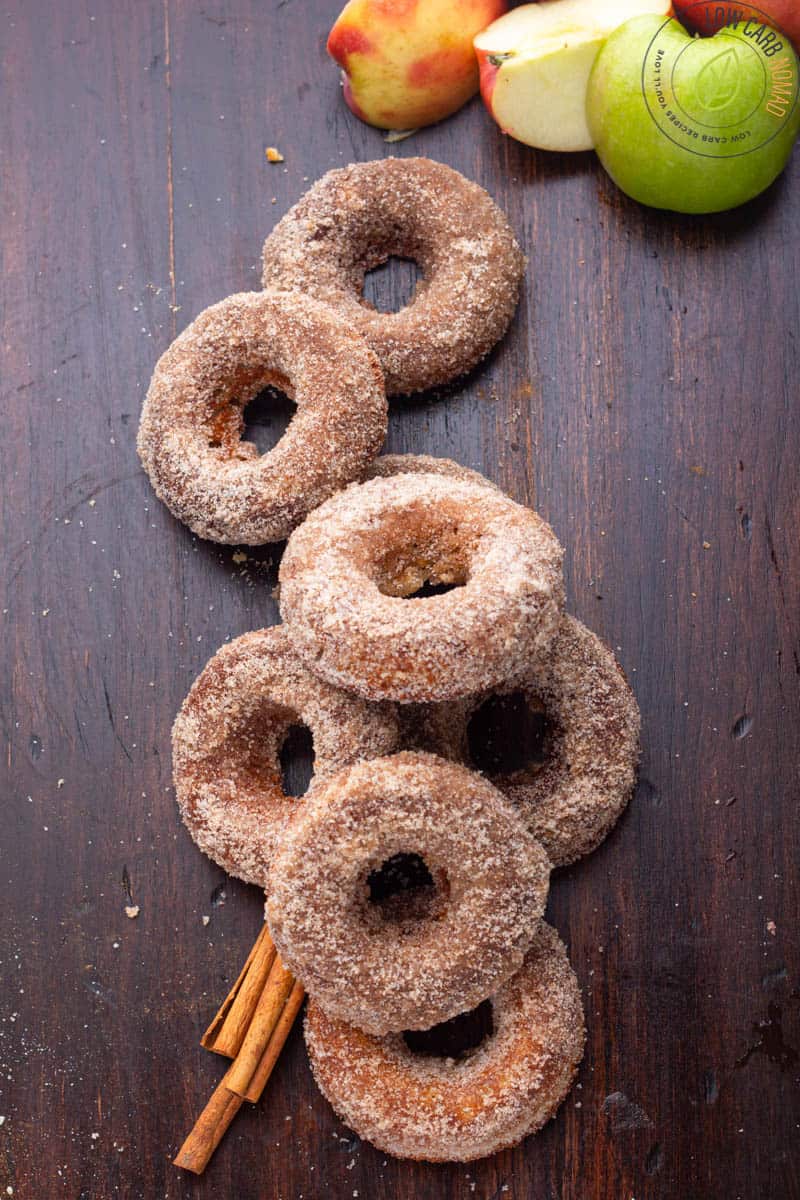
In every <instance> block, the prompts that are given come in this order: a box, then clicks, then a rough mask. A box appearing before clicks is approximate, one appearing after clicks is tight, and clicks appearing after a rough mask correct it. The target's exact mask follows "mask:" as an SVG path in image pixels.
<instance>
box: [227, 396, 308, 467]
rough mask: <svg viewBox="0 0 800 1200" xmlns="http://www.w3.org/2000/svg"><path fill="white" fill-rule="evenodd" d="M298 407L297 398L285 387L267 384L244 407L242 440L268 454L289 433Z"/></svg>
mask: <svg viewBox="0 0 800 1200" xmlns="http://www.w3.org/2000/svg"><path fill="white" fill-rule="evenodd" d="M295 411H296V409H295V405H294V401H293V400H292V399H291V398H290V397H289V396H288V395H287V394H286V392H285V391H283V389H282V388H279V387H275V386H270V387H266V388H264V389H263V391H261V392H259V393H258V395H257V396H254V397H253V399H252V400H251V401H250V402H249V403H248V404H247V406H246V408H245V409H244V412H243V414H242V418H243V426H242V435H241V436H242V441H243V442H249V443H250V444H251V445H253V446H255V448H256V450H257V451H258V453H259V454H268V453H269V451H270V450H274V449H275V447H276V446H277V444H278V442H279V441H280V440H281V438H282V437H283V435H284V434H285V433H286V430H287V429H288V428H289V425H290V424H291V421H292V418H293V417H294V414H295Z"/></svg>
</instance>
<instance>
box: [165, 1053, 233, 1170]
mask: <svg viewBox="0 0 800 1200" xmlns="http://www.w3.org/2000/svg"><path fill="white" fill-rule="evenodd" d="M227 1079H228V1072H226V1073H225V1075H224V1076H223V1077H222V1082H221V1083H219V1084H218V1085H217V1087H216V1088H215V1089H214V1091H213V1092H212V1094H211V1099H210V1100H209V1101H208V1104H207V1105H206V1106H205V1108H204V1109H203V1111H202V1112H201V1114H200V1116H199V1117H198V1118H197V1121H196V1122H195V1124H194V1128H193V1129H192V1131H191V1133H190V1134H189V1136H188V1137H187V1139H186V1141H185V1142H184V1143H183V1145H182V1146H181V1148H180V1150H179V1151H178V1154H177V1156H176V1158H175V1166H176V1167H182V1168H183V1170H184V1171H193V1172H194V1174H195V1175H202V1174H203V1171H205V1169H206V1167H207V1166H208V1164H209V1161H210V1159H211V1155H212V1154H213V1153H214V1151H215V1150H216V1148H217V1146H218V1145H219V1144H220V1142H221V1141H222V1138H223V1136H224V1134H225V1131H226V1130H227V1128H228V1126H229V1125H230V1123H231V1121H232V1120H233V1118H234V1117H235V1116H236V1114H237V1112H238V1111H239V1109H240V1108H241V1107H242V1103H243V1101H242V1097H241V1096H237V1095H236V1094H235V1092H232V1091H230V1090H229V1088H228V1087H227V1086H226V1084H227Z"/></svg>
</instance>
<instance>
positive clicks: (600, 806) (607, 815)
mask: <svg viewBox="0 0 800 1200" xmlns="http://www.w3.org/2000/svg"><path fill="white" fill-rule="evenodd" d="M516 691H521V692H523V693H524V694H525V696H526V697H527V699H528V703H529V704H530V705H531V706H532V707H534V708H536V707H540V706H543V707H544V710H545V712H546V714H547V718H548V722H549V733H548V737H547V739H546V745H545V761H544V762H543V763H542V764H534V765H533V766H532V767H531V768H523V769H522V770H519V771H515V772H513V773H511V774H507V775H493V776H491V780H492V783H493V784H494V785H495V787H497V788H499V789H500V791H501V792H503V794H504V795H505V796H507V797H508V799H509V800H511V801H512V803H513V804H514V806H515V808H516V809H517V811H518V812H519V814H520V816H521V817H522V818H523V820H524V821H525V823H526V825H527V826H528V828H529V829H530V831H531V833H533V835H534V836H535V837H536V838H538V840H539V841H540V842H541V843H542V845H543V846H544V848H545V850H546V851H547V853H548V855H549V856H550V861H551V862H552V863H553V866H554V867H563V866H567V865H568V864H569V863H572V862H575V861H576V859H579V858H583V857H584V856H585V855H587V854H590V853H591V852H592V850H595V849H596V848H597V846H599V845H600V843H601V842H602V841H603V839H604V838H605V837H606V836H607V835H608V833H609V832H610V831H611V829H612V828H613V827H614V825H615V824H616V822H617V821H618V820H619V818H620V816H621V815H622V813H623V812H624V810H625V806H626V805H627V803H628V800H629V799H630V796H631V792H632V791H633V787H634V784H635V782H636V769H637V766H638V762H639V733H640V727H641V718H640V715H639V706H638V705H637V703H636V698H635V696H634V695H633V692H632V691H631V689H630V686H629V684H628V681H627V679H626V678H625V675H624V673H623V671H622V668H621V667H620V665H619V663H618V662H617V661H616V659H615V658H614V655H613V653H612V652H611V650H610V649H609V648H608V646H606V645H605V644H604V643H603V642H602V641H601V640H600V638H598V637H597V636H596V635H595V634H594V633H592V632H591V631H590V630H589V629H587V628H586V626H585V625H582V624H581V622H580V621H577V620H576V619H575V618H574V617H571V616H568V615H567V614H564V615H563V616H562V618H561V624H560V627H559V630H558V633H557V635H556V637H555V639H554V641H553V644H552V647H551V649H550V651H549V653H548V654H547V655H546V657H545V658H544V659H540V660H539V661H538V662H536V663H529V664H528V665H527V668H526V670H524V671H523V672H522V674H521V675H520V676H519V677H518V678H517V679H516V680H511V681H509V682H508V683H507V684H506V685H505V686H504V687H503V688H498V689H494V692H493V694H503V692H505V693H509V692H516ZM489 694H492V693H486V692H484V693H483V694H481V695H479V696H474V697H471V698H470V699H467V700H463V701H460V702H459V703H457V704H442V705H439V704H431V705H419V706H413V711H412V712H411V713H410V714H408V715H407V716H405V717H404V718H403V717H402V715H401V719H402V720H403V725H404V732H403V741H404V744H405V745H411V746H418V747H420V748H422V749H426V750H433V751H435V752H436V753H438V754H442V755H444V756H445V757H446V758H449V759H452V760H454V761H456V762H464V763H468V764H470V765H471V760H470V753H469V746H468V744H467V726H468V724H469V721H470V718H471V717H472V715H473V713H474V712H475V711H476V710H477V709H478V708H479V707H480V706H481V704H483V703H484V702H485V701H486V700H487V699H488V698H489Z"/></svg>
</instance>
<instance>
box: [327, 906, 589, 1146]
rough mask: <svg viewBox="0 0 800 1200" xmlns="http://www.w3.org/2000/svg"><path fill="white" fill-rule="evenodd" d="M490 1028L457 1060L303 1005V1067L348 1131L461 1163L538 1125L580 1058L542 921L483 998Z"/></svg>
mask: <svg viewBox="0 0 800 1200" xmlns="http://www.w3.org/2000/svg"><path fill="white" fill-rule="evenodd" d="M491 1002H492V1016H493V1022H494V1032H493V1034H492V1035H491V1036H490V1037H489V1038H487V1039H486V1041H485V1042H484V1043H483V1044H482V1045H481V1046H480V1047H479V1048H478V1049H477V1050H476V1051H474V1052H473V1053H472V1054H470V1055H469V1056H468V1057H465V1058H463V1059H460V1060H454V1059H451V1058H434V1057H427V1056H422V1055H419V1054H414V1053H413V1052H412V1051H411V1050H409V1048H408V1047H407V1045H406V1043H405V1042H404V1040H403V1038H402V1036H401V1035H399V1034H388V1035H386V1036H385V1037H382V1038H377V1037H373V1036H370V1035H369V1034H367V1033H363V1032H362V1031H361V1030H359V1029H357V1028H355V1026H353V1025H349V1024H347V1023H346V1022H344V1021H342V1020H340V1019H339V1018H337V1017H335V1016H332V1015H331V1014H330V1013H327V1012H325V1011H324V1010H323V1008H322V1006H321V1004H320V1003H319V1002H317V1001H316V1000H311V1001H310V1003H309V1005H308V1010H307V1013H306V1020H305V1038H306V1046H307V1047H308V1053H309V1057H310V1060H311V1068H312V1070H313V1072H314V1078H315V1079H316V1081H317V1084H318V1085H319V1087H320V1089H321V1090H322V1092H323V1093H324V1095H325V1096H326V1097H327V1098H328V1100H329V1101H330V1102H331V1104H332V1105H333V1107H334V1108H335V1110H336V1112H337V1113H338V1115H339V1116H340V1117H341V1119H342V1120H343V1121H344V1122H345V1123H346V1124H347V1125H349V1126H350V1128H351V1129H353V1130H355V1132H356V1133H357V1134H358V1135H359V1137H362V1138H365V1139H366V1140H367V1141H369V1142H372V1143H373V1145H375V1146H377V1147H378V1148H379V1149H380V1150H383V1151H384V1152H385V1153H387V1154H393V1155H395V1156H397V1157H398V1158H417V1159H425V1160H427V1161H429V1162H468V1161H470V1160H471V1159H475V1158H483V1157H485V1156H486V1155H489V1154H494V1153H495V1152H496V1151H498V1150H502V1149H504V1148H506V1147H508V1146H515V1145H516V1144H517V1143H518V1142H520V1141H522V1139H523V1138H525V1137H527V1136H528V1135H529V1134H531V1133H534V1132H535V1131H536V1130H537V1129H539V1128H541V1126H542V1125H544V1124H545V1122H546V1121H548V1120H549V1119H550V1118H551V1117H552V1116H553V1115H554V1113H555V1111H556V1109H557V1108H558V1106H559V1105H560V1104H561V1102H562V1100H563V1099H564V1097H565V1096H566V1094H567V1092H568V1091H569V1089H570V1087H571V1086H572V1083H573V1080H574V1078H575V1074H576V1071H577V1067H578V1063H579V1062H580V1060H581V1058H582V1056H583V1047H584V1041H585V1029H584V1022H583V1010H582V1005H581V997H580V990H579V987H578V982H577V980H576V978H575V974H574V972H573V970H572V968H571V967H570V965H569V961H568V959H567V954H566V950H565V948H564V946H563V944H562V942H561V941H560V939H559V938H558V935H557V934H556V932H555V930H553V929H551V928H550V926H549V925H546V924H545V923H544V922H541V923H540V926H539V929H538V931H537V933H536V934H535V936H534V939H533V942H532V944H531V946H530V948H529V950H528V953H527V956H526V958H525V962H524V964H523V966H522V967H521V969H520V970H519V971H518V972H517V974H516V975H514V976H513V978H512V979H510V980H509V981H508V982H507V983H505V984H503V986H502V987H500V988H499V989H498V990H497V991H496V992H495V994H494V995H493V996H492V997H491Z"/></svg>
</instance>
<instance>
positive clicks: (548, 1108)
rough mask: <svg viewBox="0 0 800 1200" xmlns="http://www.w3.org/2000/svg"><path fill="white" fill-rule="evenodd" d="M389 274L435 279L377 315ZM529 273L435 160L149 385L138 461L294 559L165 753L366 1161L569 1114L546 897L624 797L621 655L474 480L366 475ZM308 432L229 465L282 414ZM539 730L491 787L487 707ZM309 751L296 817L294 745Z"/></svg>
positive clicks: (576, 1027) (475, 193)
mask: <svg viewBox="0 0 800 1200" xmlns="http://www.w3.org/2000/svg"><path fill="white" fill-rule="evenodd" d="M390 256H400V257H404V258H411V259H414V260H415V261H416V262H417V263H418V264H419V266H420V268H421V270H422V281H421V283H420V285H419V286H418V288H417V291H416V294H415V297H414V299H413V300H412V302H411V303H410V304H409V305H408V306H407V307H406V308H404V309H403V310H401V311H400V312H398V313H379V312H376V311H375V310H373V309H370V308H369V307H368V306H367V305H366V304H365V303H364V301H363V298H362V291H363V284H364V276H365V274H366V272H368V271H369V270H371V269H372V268H373V267H375V266H376V265H378V264H379V263H381V262H383V261H385V260H386V259H387V258H389V257H390ZM523 269H524V258H523V255H522V253H521V251H520V249H519V247H518V245H517V243H516V241H515V239H514V237H513V234H512V232H511V230H510V228H509V226H508V223H507V221H506V219H505V217H504V216H503V214H502V213H501V212H500V211H499V210H498V208H497V207H496V206H495V205H494V203H493V202H492V200H491V199H490V198H489V196H488V195H487V194H486V193H485V192H484V191H483V190H482V189H480V188H478V187H477V186H476V185H475V184H472V183H470V182H468V181H467V180H465V179H464V178H463V177H462V176H460V175H458V174H457V173H456V172H455V171H453V170H451V169H450V168H447V167H444V166H442V165H440V164H437V163H433V162H430V161H428V160H425V159H405V160H394V159H386V160H383V161H380V162H373V163H363V164H359V165H354V166H350V167H347V168H344V169H343V170H337V171H332V172H330V173H329V174H328V175H326V176H325V177H324V178H323V179H322V180H320V181H319V182H318V183H317V184H316V185H315V186H314V187H313V188H312V189H311V190H310V192H308V194H307V195H306V196H304V197H303V198H302V199H301V200H300V202H299V203H298V204H297V205H296V206H295V208H294V209H292V210H291V211H290V212H289V213H288V214H287V215H286V216H285V217H284V218H283V219H282V220H281V221H280V222H279V224H278V225H277V226H276V228H275V230H274V231H273V232H272V234H271V235H270V237H269V238H268V239H267V242H266V244H265V246H264V285H265V290H264V291H262V292H258V293H252V294H245V295H237V296H232V297H229V298H228V299H227V300H224V301H222V302H221V303H220V304H217V305H215V306H213V307H212V308H210V309H208V310H206V312H204V313H202V314H201V315H200V316H199V317H198V318H197V319H196V320H195V321H194V322H193V323H192V325H190V326H189V328H188V329H187V330H186V331H185V332H184V333H183V334H182V335H181V336H180V337H179V338H178V339H177V340H176V342H175V343H174V344H173V345H172V346H171V347H170V349H169V350H168V351H167V352H166V354H165V355H164V356H163V357H162V359H161V360H160V362H159V363H158V365H157V367H156V371H155V375H154V378H153V382H152V385H151V387H150V391H149V393H148V397H147V401H146V403H145V407H144V411H143V414H142V422H141V428H140V434H139V450H140V454H141V457H142V460H143V462H144V465H145V467H146V469H147V471H148V473H149V475H150V478H151V480H152V482H153V485H154V487H155V488H156V491H157V492H158V494H159V496H160V497H161V498H162V499H163V500H164V501H165V502H166V503H167V504H168V505H169V507H170V508H171V510H172V511H173V512H174V513H175V515H177V516H178V517H180V518H181V519H182V520H184V521H185V522H186V523H187V524H188V525H190V527H191V528H192V529H193V530H195V531H196V532H197V533H199V534H201V535H202V536H204V537H209V538H213V539H216V540H218V541H223V542H233V543H247V544H258V543H264V542H269V541H275V540H278V539H283V538H285V537H288V543H287V545H286V549H285V551H284V554H283V559H282V562H281V567H280V612H281V618H282V622H283V623H282V624H280V625H278V626H274V627H272V628H269V629H262V630H259V631H256V632H252V633H247V634H245V635H244V636H242V637H239V638H237V639H236V640H235V641H233V642H230V643H228V644H226V645H225V646H223V647H222V648H221V649H220V650H219V651H218V652H217V654H215V655H214V657H213V658H212V659H211V661H210V662H209V663H208V664H207V666H206V667H205V669H204V670H203V671H202V673H201V674H200V676H199V678H198V679H197V680H196V681H195V683H194V685H193V687H192V689H191V691H190V693H189V695H188V697H187V698H186V700H185V702H184V704H183V706H182V708H181V711H180V713H179V715H178V718H177V720H176V722H175V726H174V730H173V761H174V777H175V784H176V790H177V796H178V801H179V804H180V808H181V812H182V815H183V817H184V820H185V822H186V824H187V826H188V829H189V832H190V833H191V835H192V837H193V838H194V839H195V841H196V842H197V844H198V845H199V846H200V848H201V849H202V850H203V851H205V853H207V854H208V855H210V857H211V858H213V859H214V860H215V861H216V862H217V863H219V864H220V865H221V866H222V867H224V869H225V870H227V871H229V872H231V873H232V874H234V875H237V876H238V877H240V878H242V879H244V880H247V881H249V882H252V883H255V884H257V885H259V886H260V887H263V888H264V890H265V892H266V896H267V903H266V914H267V919H268V922H269V926H270V931H271V933H272V937H273V939H274V941H275V944H276V947H277V949H278V952H279V954H280V956H281V958H282V960H283V962H284V964H285V965H286V966H287V967H288V968H289V970H291V971H292V972H293V973H294V974H295V975H296V977H297V978H298V979H299V980H300V982H301V983H302V984H303V985H304V987H305V988H306V990H307V991H308V993H309V997H310V1001H309V1005H308V1009H307V1014H306V1020H305V1037H306V1044H307V1046H308V1051H309V1055H310V1059H311V1065H312V1069H313V1072H314V1075H315V1078H316V1080H317V1082H318V1084H319V1086H320V1088H321V1089H322V1091H323V1092H324V1094H325V1095H326V1096H327V1097H328V1099H329V1100H330V1101H331V1103H332V1104H333V1106H334V1108H335V1109H336V1111H337V1112H338V1113H339V1115H340V1116H341V1117H342V1118H343V1120H344V1121H346V1122H347V1123H348V1124H349V1125H350V1126H351V1127H352V1128H353V1129H354V1130H355V1131H356V1132H357V1133H358V1134H359V1135H360V1136H362V1137H364V1138H366V1139H368V1140H369V1141H371V1142H373V1143H374V1144H375V1145H376V1146H378V1147H380V1148H381V1149H383V1150H384V1151H386V1152H388V1153H390V1154H394V1155H397V1156H400V1157H408V1158H420V1159H427V1160H431V1161H449V1160H452V1161H466V1160H469V1159H473V1158H478V1157H482V1156H484V1155H487V1154H491V1153H493V1152H494V1151H496V1150H498V1149H500V1148H502V1147H506V1146H510V1145H514V1144H516V1143H517V1142H519V1141H520V1140H521V1139H522V1138H524V1137H525V1136H527V1135H528V1134H530V1133H532V1132H534V1131H535V1130H536V1129H538V1128H539V1127H540V1126H541V1125H542V1124H543V1123H544V1122H545V1121H547V1120H548V1119H549V1118H550V1117H551V1116H552V1115H553V1113H554V1112H555V1110H556V1109H557V1107H558V1105H559V1104H560V1103H561V1101H562V1100H563V1098H564V1096H565V1095H566V1094H567V1092H568V1090H569V1088H570V1086H571V1084H572V1081H573V1079H574V1076H575V1072H576V1070H577V1065H578V1063H579V1061H580V1058H581V1056H582V1053H583V1044H584V1024H583V1012H582V1005H581V999H580V992H579V988H578V984H577V981H576V978H575V975H574V973H573V971H572V968H571V966H570V964H569V962H568V959H567V954H566V951H565V948H564V946H563V944H562V942H561V941H560V940H559V938H558V936H557V934H556V933H555V931H554V930H553V929H552V928H551V927H550V926H548V925H547V924H545V922H544V921H543V913H544V909H545V905H546V902H547V894H548V886H549V876H550V872H551V869H552V868H554V867H560V866H563V865H565V864H567V863H571V862H574V861H575V860H576V859H578V858H580V857H582V856H583V855H585V854H588V853H589V852H590V851H591V850H593V849H594V848H595V847H596V846H597V845H598V844H599V842H600V841H601V840H602V839H603V838H604V837H605V836H606V834H607V833H608V832H609V830H610V829H611V827H612V826H613V824H614V823H615V821H616V820H617V818H618V817H619V815H620V813H621V812H622V810H623V808H624V806H625V804H626V803H627V800H628V798H629V795H630V792H631V789H632V787H633V783H634V777H635V770H636V763H637V757H638V739H639V715H638V710H637V707H636V703H635V700H634V698H633V696H632V694H631V692H630V689H629V688H628V686H627V683H626V681H625V679H624V676H623V674H622V671H621V669H620V668H619V667H618V665H617V663H616V662H615V660H614V657H613V655H612V653H611V651H610V650H609V649H608V648H607V647H606V646H604V645H603V644H602V642H600V641H599V640H598V638H596V637H595V636H594V634H592V633H591V632H590V631H589V630H588V629H586V628H585V627H584V626H583V625H581V624H580V622H578V621H577V620H575V619H574V618H572V617H571V616H568V615H566V614H565V613H564V589H563V580H562V557H563V551H562V548H561V546H560V545H559V543H558V541H557V539H556V537H555V534H554V533H553V531H552V530H551V529H550V527H549V526H548V525H547V524H546V522H545V521H544V520H543V519H542V518H541V517H540V516H538V515H537V514H536V513H535V512H533V511H531V510H530V509H528V508H525V507H523V506H521V505H519V504H517V503H515V502H514V501H513V500H511V499H510V498H509V497H508V496H506V495H505V494H504V493H503V492H501V491H500V490H499V489H498V488H497V487H496V486H495V485H494V484H492V483H490V482H489V481H488V480H487V479H485V478H484V477H483V476H481V475H479V474H478V473H477V472H475V471H471V470H468V469H467V468H465V467H462V466H459V465H458V464H456V463H453V462H450V461H449V460H445V459H436V458H428V457H425V456H417V457H414V456H384V457H379V458H376V455H377V453H378V451H379V449H380V447H381V444H382V442H383V439H384V436H385V431H386V411H387V410H386V394H387V392H388V393H390V394H394V393H400V392H410V391H417V390H422V389H426V388H430V387H433V386H435V385H440V384H443V383H445V382H448V381H449V380H451V379H453V378H456V377H458V376H460V375H463V374H464V373H465V372H466V371H468V370H470V369H471V368H472V367H473V366H475V364H476V363H477V362H478V361H479V360H480V359H481V358H482V357H484V356H485V355H486V354H487V353H488V352H489V350H490V349H491V348H492V347H493V345H494V344H495V343H496V342H497V341H498V340H499V338H500V337H501V336H502V335H503V333H504V332H505V330H506V328H507V326H508V324H509V322H510V320H511V317H512V315H513V312H514V309H515V306H516V302H517V297H518V291H519V287H520V282H521V277H522V272H523ZM268 384H272V385H275V386H277V387H279V388H280V389H281V390H283V391H284V392H286V393H287V394H288V395H289V396H290V397H291V398H292V399H293V400H294V402H295V404H296V406H297V413H296V415H295V417H294V419H293V420H292V422H291V424H290V425H289V428H288V429H287V431H286V433H285V435H284V436H283V438H282V439H281V441H280V442H279V443H278V445H277V446H276V447H275V448H274V449H273V450H271V451H269V452H268V453H267V454H264V455H261V456H259V455H258V452H257V450H256V448H255V447H254V446H253V445H252V444H250V443H249V442H247V441H244V440H242V437H241V435H242V431H243V427H244V426H243V415H242V414H243V410H244V408H245V406H246V405H247V403H248V402H249V401H250V400H251V399H252V398H253V397H254V396H255V395H256V394H257V393H258V392H259V391H260V390H262V389H263V388H264V387H265V386H266V385H268ZM511 695H513V696H517V697H522V698H523V700H524V702H525V704H527V706H528V707H529V708H530V709H532V710H533V711H537V712H543V713H544V714H545V717H546V722H547V731H548V732H547V735H546V738H545V746H544V754H543V757H544V761H543V762H537V763H528V764H527V765H523V766H522V767H521V768H520V769H519V770H517V771H514V772H513V773H510V774H499V775H492V776H491V778H490V777H489V776H488V775H487V774H484V773H481V772H479V771H478V770H476V768H475V766H474V761H473V760H474V758H475V757H480V756H479V755H477V754H476V747H475V744H474V737H473V736H472V730H473V727H474V721H473V718H474V716H475V714H476V713H477V712H478V710H481V709H482V708H483V706H484V705H485V704H486V703H487V702H488V701H489V700H491V698H493V697H496V696H501V697H502V696H511ZM298 725H301V726H305V727H307V728H308V729H309V730H310V732H311V735H312V738H313V748H314V775H313V779H312V782H311V785H310V787H309V790H308V792H307V793H306V795H305V796H304V797H301V798H295V797H291V796H288V795H286V794H285V792H284V790H283V785H282V771H281V763H280V754H281V748H282V746H283V745H284V743H285V741H286V738H287V736H288V734H289V731H290V729H292V727H294V726H298Z"/></svg>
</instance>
